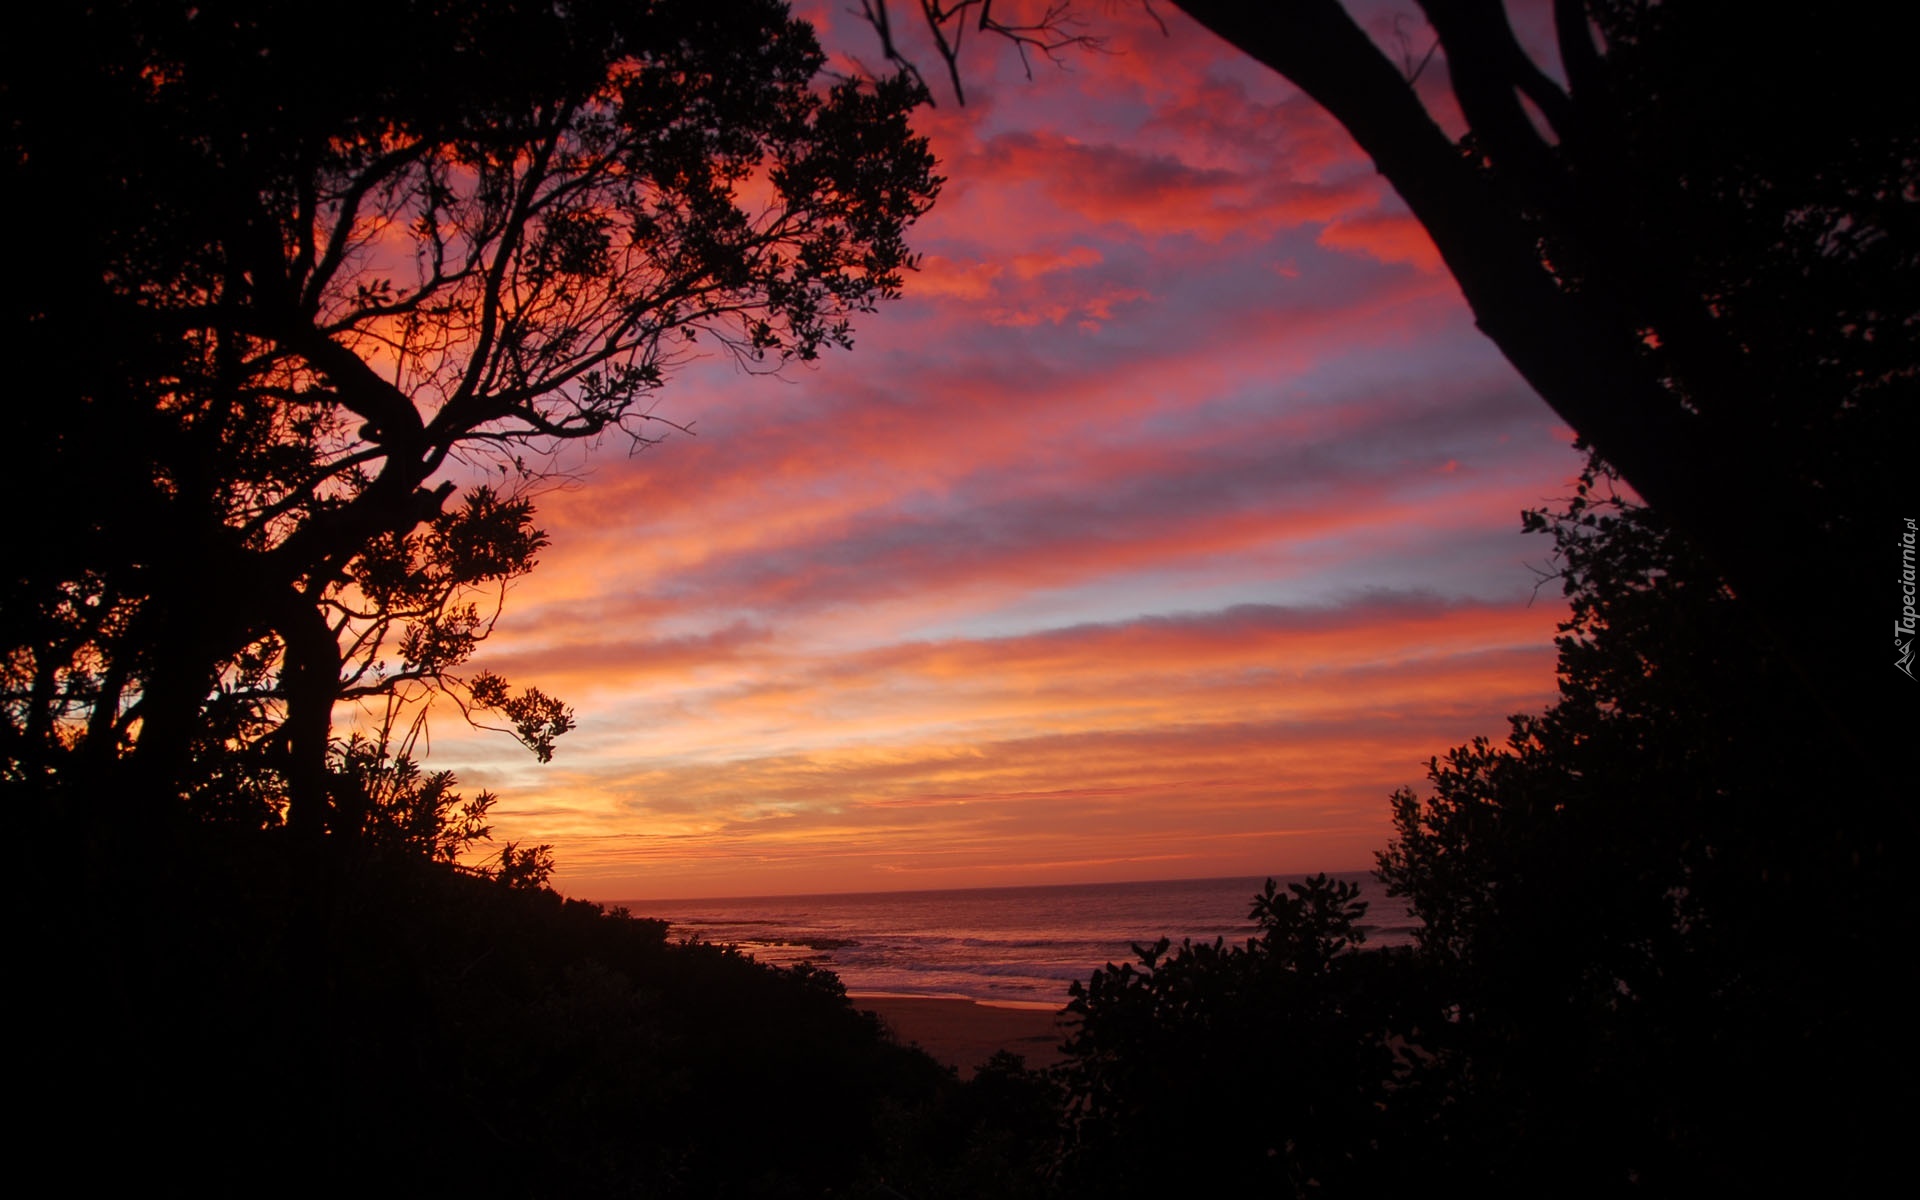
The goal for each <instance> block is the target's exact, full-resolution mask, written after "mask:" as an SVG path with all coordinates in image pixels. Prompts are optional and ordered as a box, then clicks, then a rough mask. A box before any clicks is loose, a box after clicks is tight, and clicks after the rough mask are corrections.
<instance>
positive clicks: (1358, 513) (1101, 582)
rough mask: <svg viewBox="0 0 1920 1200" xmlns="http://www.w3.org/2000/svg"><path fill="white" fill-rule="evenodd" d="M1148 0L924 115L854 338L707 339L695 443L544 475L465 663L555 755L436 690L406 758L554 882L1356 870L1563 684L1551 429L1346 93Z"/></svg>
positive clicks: (941, 879)
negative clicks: (746, 356)
mask: <svg viewBox="0 0 1920 1200" xmlns="http://www.w3.org/2000/svg"><path fill="white" fill-rule="evenodd" d="M826 15H827V18H828V20H829V22H830V23H831V24H833V25H834V26H835V27H836V29H837V32H836V33H835V34H833V36H834V37H839V38H846V39H857V38H858V37H859V34H860V31H859V30H858V29H854V28H848V27H847V26H848V25H849V24H850V23H849V22H848V21H847V20H846V19H844V18H842V17H840V16H838V15H837V14H826ZM1167 19H1168V21H1169V24H1170V25H1171V26H1172V33H1171V36H1170V37H1169V38H1167V39H1165V40H1162V39H1161V38H1160V36H1159V34H1158V32H1157V30H1155V29H1153V27H1152V24H1151V21H1149V20H1147V19H1146V18H1144V17H1142V18H1140V23H1141V24H1142V25H1143V27H1142V28H1134V27H1133V26H1132V25H1125V27H1124V28H1117V29H1116V30H1115V31H1114V36H1113V39H1112V43H1113V46H1114V48H1115V49H1117V50H1118V51H1119V53H1118V54H1115V55H1111V56H1092V55H1090V56H1085V57H1081V58H1076V59H1074V60H1073V61H1072V63H1071V70H1070V71H1065V72H1062V71H1055V70H1053V69H1051V68H1048V67H1045V66H1044V65H1041V66H1039V67H1037V68H1036V73H1035V74H1036V77H1035V79H1034V80H1033V81H1032V82H1031V83H1029V82H1027V81H1026V80H1025V79H1024V78H1023V77H1022V76H1021V74H1020V72H1019V70H1018V67H1017V64H1015V63H1011V62H1009V63H1004V64H1001V66H1000V67H999V69H998V73H997V74H995V73H994V70H993V69H992V67H991V64H990V63H989V61H988V59H987V58H986V57H985V56H984V55H983V56H982V58H981V59H980V66H981V68H982V71H983V73H982V76H981V78H980V79H979V81H978V82H977V84H976V85H974V86H973V87H972V88H970V91H969V96H968V107H966V108H964V109H961V108H957V107H955V106H953V105H951V104H950V103H945V102H943V103H942V105H941V107H939V108H937V109H934V110H930V111H926V112H925V113H924V124H923V128H924V129H925V131H926V132H927V133H928V134H929V136H931V137H932V138H933V140H934V148H935V151H936V153H938V154H939V156H940V158H941V159H942V162H943V166H942V173H943V174H945V175H947V176H948V177H949V179H950V182H949V183H948V185H947V189H946V194H945V195H944V196H943V197H942V199H941V201H940V203H939V205H938V206H937V207H936V208H935V210H934V212H933V213H932V214H930V215H929V216H928V217H927V218H926V219H925V220H924V221H923V222H922V224H921V225H920V227H919V228H918V230H917V231H916V234H915V236H914V238H913V244H914V246H915V249H916V250H919V251H921V252H922V253H923V254H924V255H925V258H924V262H923V270H922V271H921V272H920V273H919V274H918V275H915V276H910V277H909V279H908V284H907V295H906V298H905V299H904V300H902V301H899V302H897V303H894V304H891V305H889V306H886V307H885V308H884V309H883V311H881V312H879V313H877V314H874V315H872V316H870V317H869V318H868V319H867V320H866V321H865V322H864V323H863V324H862V325H861V326H860V327H859V328H858V329H857V330H856V334H857V337H858V347H857V349H856V350H855V351H854V352H853V353H851V354H835V355H831V356H829V357H828V358H826V359H824V360H823V361H822V362H821V363H819V364H817V365H814V366H808V367H795V368H793V369H790V370H789V371H787V372H785V373H784V374H783V376H782V377H780V378H777V379H768V378H757V377H752V376H749V375H747V374H745V373H742V372H740V371H737V370H735V369H733V368H732V367H731V366H730V365H729V364H727V363H725V362H723V361H718V360H696V361H692V362H689V363H685V364H683V365H682V367H681V369H680V371H679V374H678V375H677V376H675V377H674V380H673V382H672V383H671V385H670V386H669V387H668V388H667V389H666V392H665V394H664V399H663V402H662V405H661V407H660V409H659V412H660V414H661V415H663V416H665V417H668V418H669V419H671V420H673V421H675V422H676V423H680V424H692V425H693V426H694V428H695V432H696V435H697V436H694V437H682V436H677V435H676V436H674V437H671V438H669V439H668V440H667V441H666V442H665V443H663V444H661V445H659V446H657V447H654V448H652V449H650V450H648V451H647V452H646V453H644V454H641V455H637V456H632V457H627V456H623V455H622V454H621V453H620V452H619V449H618V448H617V447H614V446H608V447H603V448H602V450H601V452H600V453H599V454H598V455H597V456H595V457H593V458H591V459H589V460H586V462H585V463H584V464H582V463H580V462H578V461H573V460H569V461H567V462H563V463H560V464H558V465H557V469H559V470H561V471H563V472H568V473H577V477H578V478H577V482H573V483H569V484H567V485H566V486H564V487H557V488H555V489H553V490H551V491H549V492H548V493H547V494H545V495H544V496H540V497H538V499H537V504H538V507H539V524H540V525H541V527H542V528H544V529H546V530H547V531H548V532H549V534H550V535H551V537H552V546H551V548H550V549H549V550H548V551H547V552H546V553H545V555H544V561H543V562H542V563H541V564H540V566H539V569H538V570H537V571H535V573H534V574H533V575H532V576H530V577H529V578H527V579H526V580H523V581H520V582H517V583H516V584H515V585H514V586H513V589H512V591H511V594H510V595H509V596H508V598H507V607H506V615H505V617H504V618H503V620H502V621H501V623H500V625H499V627H498V630H497V631H496V633H495V635H494V637H493V639H492V640H490V641H489V642H488V643H487V644H486V646H485V647H484V648H483V650H482V652H481V654H480V655H479V656H478V657H477V658H476V660H475V662H474V664H473V667H474V669H481V668H484V669H489V670H494V671H498V672H500V673H501V674H503V675H505V676H506V677H507V678H508V679H510V680H512V681H513V682H515V683H516V684H522V685H525V684H537V685H538V686H540V687H541V688H543V689H545V690H548V691H550V692H554V693H557V694H559V695H561V696H563V697H565V698H566V699H567V701H568V702H569V703H571V704H572V705H573V706H574V707H575V709H576V710H577V713H578V716H579V719H580V725H579V728H578V729H577V730H576V731H575V732H573V733H571V734H569V735H568V736H567V737H566V738H564V739H562V741H561V742H560V744H559V747H558V750H557V754H556V757H555V760H554V762H553V763H551V764H549V765H546V766H541V765H537V764H535V763H533V761H532V760H531V758H530V757H529V756H527V755H525V754H524V752H522V751H521V750H520V749H519V748H518V747H517V746H515V745H513V744H512V743H511V742H509V741H507V740H506V739H503V738H500V737H498V736H496V735H486V734H480V733H476V732H474V731H471V730H469V729H467V728H465V727H464V726H462V725H460V724H459V723H458V721H457V718H455V717H453V716H452V715H451V714H447V713H441V714H439V715H438V716H437V717H436V721H435V724H434V726H433V731H432V732H433V744H432V749H431V753H432V758H431V762H432V765H433V766H434V767H436V768H451V769H453V770H454V771H456V772H457V774H458V775H459V777H460V780H461V783H462V785H463V787H465V788H467V789H471V790H478V789H481V788H488V789H492V790H494V791H496V792H498V793H499V794H500V796H501V802H500V805H499V807H498V808H497V809H496V810H495V817H496V820H495V826H496V836H498V837H503V838H508V839H515V840H523V841H533V842H550V843H552V844H553V845H554V847H555V851H556V855H557V857H558V860H559V863H560V872H559V874H558V876H557V877H556V881H555V882H556V884H557V886H559V887H560V888H561V890H562V891H564V892H566V893H568V894H571V895H577V896H584V897H588V898H592V899H597V900H608V901H615V900H624V899H631V898H670V897H672V898H679V897H689V898H690V897H698V896H742V895H771V894H782V893H798V892H832V891H871V890H892V889H908V888H935V887H966V886H1002V885H1025V884H1045V883H1068V882H1089V881H1099V880H1122V879H1149V878H1180V877H1197V876H1211V875H1254V874H1261V873H1269V872H1283V873H1284V872H1300V871H1311V870H1321V869H1325V870H1348V869H1355V868H1363V867H1367V866H1370V865H1371V862H1372V856H1373V852H1374V851H1376V850H1377V849H1379V848H1381V847H1382V846H1383V845H1384V844H1385V841H1386V838H1387V834H1388V806H1387V798H1388V795H1389V794H1390V793H1391V792H1392V790H1393V789H1394V788H1396V787H1398V786H1401V785H1405V784H1417V783H1418V782H1420V780H1421V778H1422V774H1423V772H1424V769H1425V763H1426V761H1427V759H1428V758H1430V757H1431V756H1433V755H1436V754H1441V753H1444V752H1445V751H1446V750H1447V749H1448V748H1449V747H1450V746H1452V745H1455V744H1457V743H1459V742H1462V741H1464V740H1466V739H1468V738H1470V737H1472V736H1474V735H1476V734H1486V735H1490V736H1498V735H1500V734H1502V733H1503V732H1504V731H1505V729H1506V722H1505V717H1506V716H1507V715H1508V714H1509V713H1514V712H1519V711H1523V710H1528V709H1538V708H1539V707H1541V706H1542V705H1543V704H1544V703H1546V702H1548V701H1549V700H1550V699H1551V697H1552V695H1553V692H1554V676H1553V659H1554V650H1553V645H1552V638H1553V634H1554V628H1555V625H1556V623H1557V622H1558V621H1559V620H1560V619H1561V618H1562V617H1563V616H1564V608H1563V607H1562V606H1561V605H1560V603H1559V602H1558V596H1557V592H1556V591H1555V589H1553V588H1552V587H1546V588H1539V586H1538V585H1539V580H1540V576H1539V574H1538V572H1537V571H1536V570H1535V567H1537V566H1538V565H1540V564H1542V563H1544V562H1545V560H1546V558H1547V555H1548V552H1549V547H1548V546H1547V545H1546V544H1545V542H1544V541H1542V540H1539V539H1532V540H1529V539H1527V538H1524V537H1522V536H1521V535H1520V534H1519V532H1518V529H1519V520H1518V516H1519V513H1520V511H1521V510H1522V509H1525V508H1529V507H1539V506H1542V505H1546V504H1550V503H1552V502H1553V500H1554V498H1555V497H1557V496H1560V495H1563V494H1565V493H1566V491H1567V487H1568V481H1569V480H1570V479H1571V477H1572V476H1573V475H1574V474H1575V473H1576V472H1577V470H1578V466H1579V461H1578V458H1577V456H1576V455H1575V454H1574V453H1573V452H1572V450H1571V449H1570V446H1569V443H1570V441H1571V437H1570V435H1569V434H1568V432H1567V431H1566V430H1565V429H1564V428H1563V427H1561V426H1560V425H1559V424H1558V423H1557V422H1556V421H1555V420H1554V418H1553V417H1552V415H1551V413H1550V412H1548V410H1547V409H1546V407H1545V406H1544V405H1543V404H1542V403H1541V402H1540V401H1539V400H1537V399H1536V398H1534V397H1533V396H1532V395H1531V393H1530V392H1528V390H1527V389H1526V388H1525V386H1524V385H1523V384H1522V383H1521V382H1520V381H1519V380H1518V379H1517V378H1516V377H1515V375H1514V374H1513V372H1512V370H1511V369H1510V368H1509V367H1508V366H1507V365H1506V364H1505V363H1504V362H1503V361H1502V360H1501V359H1500V358H1499V356H1498V354H1497V353H1496V352H1495V351H1494V349H1493V348H1492V347H1491V345H1489V344H1488V343H1486V342H1485V340H1484V339H1482V338H1481V337H1480V336H1479V335H1478V334H1477V333H1476V332H1475V331H1474V329H1473V327H1472V322H1471V319H1470V317H1469V315H1468V314H1467V312H1466V311H1465V308H1464V305H1463V304H1462V302H1461V301H1460V298H1459V295H1458V292H1457V291H1456V289H1455V288H1454V286H1453V283H1452V281H1451V279H1450V278H1448V277H1447V275H1446V274H1445V272H1444V271H1443V270H1442V269H1441V268H1440V266H1439V264H1438V261H1437V256H1436V255H1435V253H1434V250H1433V247H1432V244H1431V243H1430V242H1428V241H1427V240H1426V238H1425V235H1424V233H1423V232H1422V231H1421V230H1420V229H1419V227H1418V226H1417V225H1416V224H1415V223H1414V222H1413V221H1412V220H1411V218H1409V217H1407V216H1406V214H1405V212H1404V210H1403V209H1402V208H1401V206H1400V205H1399V204H1398V202H1397V201H1396V200H1395V199H1394V198H1393V197H1392V195H1391V193H1390V192H1389V191H1388V190H1387V189H1386V188H1385V187H1384V186H1383V185H1382V184H1381V182H1380V181H1379V179H1378V178H1377V177H1376V176H1375V175H1374V173H1373V171H1372V169H1371V166H1370V164H1369V163H1368V162H1367V161H1366V160H1365V159H1364V157H1363V156H1361V155H1360V154H1359V153H1358V151H1357V150H1355V149H1354V148H1353V147H1352V146H1351V145H1350V144H1349V143H1348V142H1346V140H1345V139H1344V136H1343V135H1342V134H1341V132H1340V131H1339V129H1338V128H1337V126H1334V125H1333V124H1332V122H1331V121H1330V120H1329V119H1328V118H1326V117H1325V116H1324V115H1323V114H1321V113H1319V112H1318V111H1317V110H1316V109H1315V108H1314V107H1313V106H1312V105H1311V104H1309V103H1307V102H1306V101H1305V100H1304V99H1303V98H1302V97H1300V96H1299V95H1298V94H1297V93H1295V92H1294V91H1293V90H1292V89H1291V88H1290V87H1288V86H1287V85H1286V84H1285V83H1284V82H1283V81H1281V80H1279V79H1278V78H1277V77H1274V76H1272V75H1271V74H1269V73H1267V72H1265V71H1264V70H1263V69H1262V68H1260V67H1259V66H1258V65H1257V64H1254V63H1252V62H1251V61H1249V60H1247V59H1245V58H1244V57H1243V56H1240V55H1237V54H1236V53H1234V52H1232V51H1231V50H1228V49H1226V48H1224V47H1221V46H1219V45H1218V44H1217V43H1215V42H1213V41H1212V40H1211V39H1210V38H1208V37H1207V36H1206V35H1205V34H1203V33H1201V32H1200V31H1198V30H1196V29H1195V28H1194V27H1192V26H1191V25H1190V24H1189V23H1187V22H1185V21H1184V20H1183V19H1182V18H1180V17H1179V14H1177V13H1170V14H1167ZM1112 20H1113V21H1115V23H1116V24H1117V25H1124V24H1125V22H1126V20H1127V18H1125V17H1124V16H1120V15H1116V16H1114V17H1113V18H1112ZM848 44H849V45H857V46H858V47H859V49H860V51H861V52H862V53H864V54H868V55H869V56H870V55H871V48H870V47H867V46H865V45H864V44H862V43H858V42H857V41H850V42H849V43H848ZM1536 591H1538V593H1539V594H1538V595H1536Z"/></svg>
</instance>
